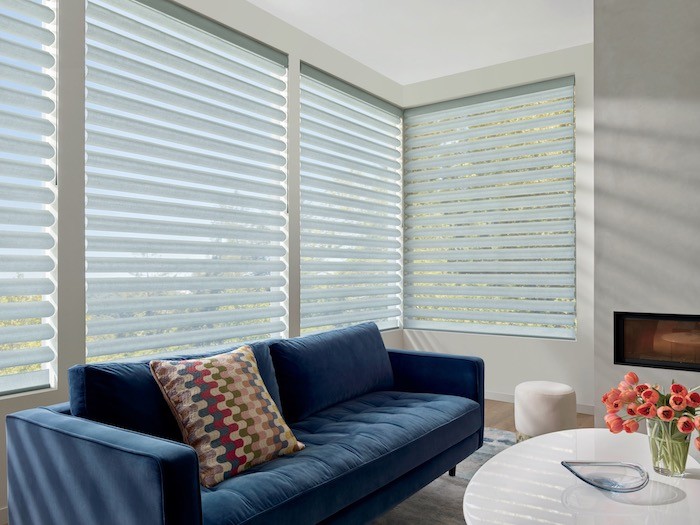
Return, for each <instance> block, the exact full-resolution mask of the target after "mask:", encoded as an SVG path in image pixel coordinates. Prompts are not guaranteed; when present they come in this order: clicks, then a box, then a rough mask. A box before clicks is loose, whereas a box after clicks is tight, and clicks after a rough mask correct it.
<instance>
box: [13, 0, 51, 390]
mask: <svg viewBox="0 0 700 525" xmlns="http://www.w3.org/2000/svg"><path fill="white" fill-rule="evenodd" d="M54 42H55V3H54V2H28V1H18V0H15V1H10V0H2V1H0V394H9V393H13V392H19V391H22V390H30V389H33V388H41V387H47V386H49V383H50V377H49V374H50V372H49V369H48V367H47V366H46V365H45V363H48V362H50V361H52V360H53V359H54V352H53V350H52V347H51V339H52V338H53V336H54V328H53V323H52V316H53V315H54V313H55V309H54V305H53V303H52V301H51V300H50V294H51V293H53V291H54V283H53V279H52V270H53V269H54V265H55V264H54V259H53V257H52V254H51V250H52V248H53V247H54V237H53V235H52V227H53V224H54V222H55V217H54V214H53V211H52V204H53V202H54V198H55V193H54V184H53V180H54V177H55V169H54V156H55V150H54V138H55V137H54V135H55V125H54V120H55V113H54V110H55V103H54V85H55V82H54V78H55V75H54V66H55V49H54Z"/></svg>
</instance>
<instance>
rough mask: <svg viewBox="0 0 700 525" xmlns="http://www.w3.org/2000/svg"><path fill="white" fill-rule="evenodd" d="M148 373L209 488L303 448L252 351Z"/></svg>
mask: <svg viewBox="0 0 700 525" xmlns="http://www.w3.org/2000/svg"><path fill="white" fill-rule="evenodd" d="M150 367H151V372H152V374H153V377H155V379H156V382H157V383H158V386H159V387H160V389H161V391H162V392H163V395H164V396H165V399H166V401H167V402H168V404H169V405H170V409H171V410H172V411H173V414H174V415H175V419H177V422H178V425H179V426H180V430H181V431H182V435H183V437H184V439H185V443H187V444H188V445H190V446H192V447H193V448H194V449H195V451H196V452H197V456H198V458H199V479H200V482H201V483H202V485H204V486H205V487H212V486H214V485H216V484H217V483H219V482H221V481H223V480H224V479H226V478H230V477H231V476H234V475H236V474H238V473H239V472H243V471H244V470H246V469H249V468H250V467H252V466H253V465H258V464H260V463H264V462H265V461H269V460H271V459H273V458H275V457H277V456H281V455H284V454H289V453H291V452H296V451H298V450H301V449H302V448H304V445H303V444H302V443H300V442H299V441H297V440H296V438H295V437H294V434H292V431H291V430H290V429H289V427H288V426H287V424H286V423H285V421H284V419H283V418H282V415H281V414H280V412H279V409H278V408H277V405H275V402H274V401H273V400H272V398H271V397H270V394H269V393H268V391H267V389H266V388H265V384H264V383H263V380H262V378H261V377H260V372H259V371H258V365H257V362H256V361H255V356H254V355H253V350H252V349H251V348H250V347H249V346H243V347H241V348H239V349H237V350H234V351H233V352H228V353H225V354H219V355H215V356H211V357H207V358H200V359H189V360H180V361H151V362H150Z"/></svg>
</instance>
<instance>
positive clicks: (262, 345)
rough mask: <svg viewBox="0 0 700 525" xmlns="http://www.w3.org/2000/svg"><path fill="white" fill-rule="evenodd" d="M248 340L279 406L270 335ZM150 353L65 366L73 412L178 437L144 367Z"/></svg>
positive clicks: (206, 354)
mask: <svg viewBox="0 0 700 525" xmlns="http://www.w3.org/2000/svg"><path fill="white" fill-rule="evenodd" d="M250 346H251V347H252V348H253V353H254V354H255V359H256V360H257V362H258V369H259V370H260V375H261V376H262V379H263V381H264V383H265V386H266V387H267V389H268V391H269V392H270V395H271V396H272V399H273V400H274V401H275V403H277V405H278V406H279V404H280V398H279V388H278V386H277V379H276V378H275V370H274V367H273V365H272V359H271V358H270V350H269V348H268V341H261V342H257V343H252V344H251V345H250ZM220 353H223V351H222V350H216V351H209V352H206V353H201V354H196V355H194V354H191V355H176V356H167V359H171V360H176V359H193V358H198V357H206V356H209V355H215V354H220ZM151 359H152V358H144V359H142V360H138V361H133V362H116V363H96V364H88V365H77V366H74V367H71V368H70V369H69V370H68V380H69V383H70V409H71V413H72V414H73V415H74V416H79V417H83V418H86V419H91V420H93V421H98V422H100V423H107V424H108V425H114V426H117V427H121V428H126V429H129V430H134V431H136V432H142V433H144V434H149V435H152V436H157V437H162V438H165V439H172V440H174V441H182V433H181V432H180V429H179V427H178V425H177V422H176V421H175V417H174V416H173V414H172V412H171V411H170V407H168V404H167V403H166V401H165V399H164V398H163V394H162V393H161V391H160V389H159V388H158V384H157V383H156V381H155V379H153V376H152V375H151V371H150V369H149V367H148V362H149V361H150V360H151Z"/></svg>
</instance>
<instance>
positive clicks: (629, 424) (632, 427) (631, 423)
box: [622, 419, 639, 434]
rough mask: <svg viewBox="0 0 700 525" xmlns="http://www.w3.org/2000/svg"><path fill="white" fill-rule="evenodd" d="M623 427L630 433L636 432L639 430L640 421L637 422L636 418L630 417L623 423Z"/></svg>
mask: <svg viewBox="0 0 700 525" xmlns="http://www.w3.org/2000/svg"><path fill="white" fill-rule="evenodd" d="M622 428H623V429H624V430H625V432H627V433H628V434H634V433H635V432H636V431H637V430H639V423H637V422H636V421H635V420H634V419H628V420H627V421H625V422H624V423H623V424H622Z"/></svg>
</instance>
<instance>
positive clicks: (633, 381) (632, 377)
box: [625, 372, 639, 385]
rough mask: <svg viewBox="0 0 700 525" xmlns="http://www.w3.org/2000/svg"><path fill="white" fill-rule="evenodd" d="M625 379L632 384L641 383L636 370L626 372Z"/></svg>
mask: <svg viewBox="0 0 700 525" xmlns="http://www.w3.org/2000/svg"><path fill="white" fill-rule="evenodd" d="M625 381H627V382H628V383H629V384H630V385H636V384H637V383H639V376H638V375H637V374H635V373H634V372H627V373H626V374H625Z"/></svg>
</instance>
